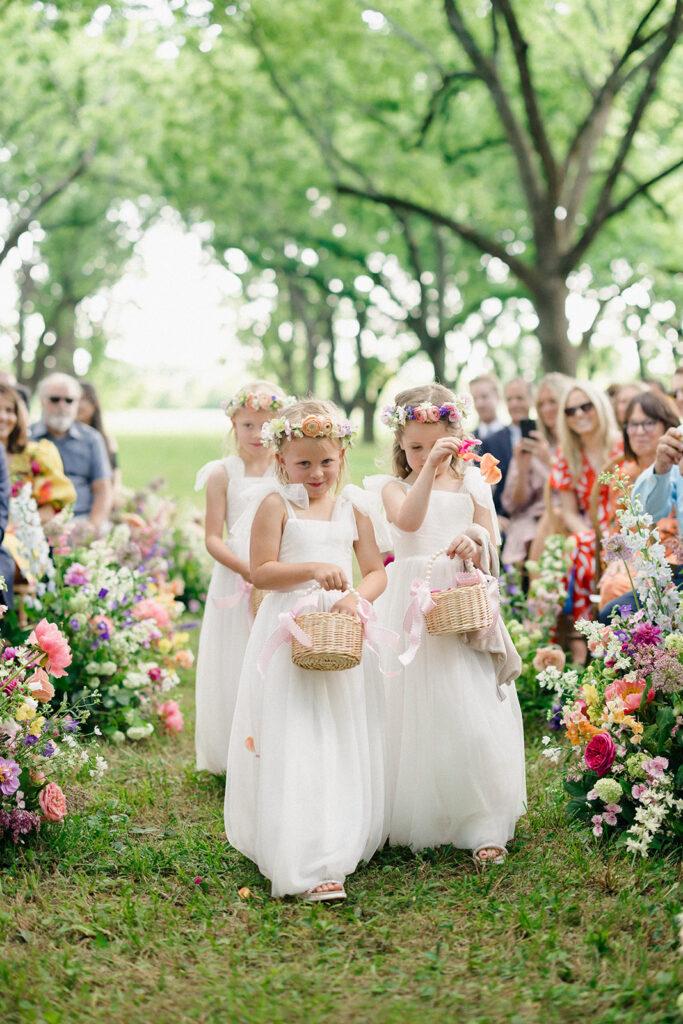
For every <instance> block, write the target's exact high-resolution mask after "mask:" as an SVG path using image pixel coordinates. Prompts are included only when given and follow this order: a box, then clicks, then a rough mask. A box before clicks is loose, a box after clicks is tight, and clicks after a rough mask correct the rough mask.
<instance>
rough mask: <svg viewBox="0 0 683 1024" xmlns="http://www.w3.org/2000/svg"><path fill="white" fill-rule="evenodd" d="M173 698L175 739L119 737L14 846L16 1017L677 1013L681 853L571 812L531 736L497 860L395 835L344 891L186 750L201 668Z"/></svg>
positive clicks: (4, 968)
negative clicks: (522, 784)
mask: <svg viewBox="0 0 683 1024" xmlns="http://www.w3.org/2000/svg"><path fill="white" fill-rule="evenodd" d="M180 700H181V704H182V706H183V709H184V711H185V714H186V730H185V732H184V733H183V735H182V736H181V737H180V738H179V739H177V738H173V737H171V738H168V739H166V740H159V739H156V738H154V739H152V740H151V741H148V742H146V743H144V744H140V745H133V744H129V745H127V746H124V747H121V748H107V749H106V751H105V756H107V757H108V759H109V762H110V771H109V773H107V775H106V776H105V780H104V782H103V784H102V785H101V786H100V787H99V788H98V789H96V790H93V791H92V792H88V791H87V790H80V791H78V792H76V793H72V794H69V799H70V801H71V803H72V805H73V807H74V810H75V813H73V814H72V815H71V816H70V817H69V818H68V819H67V821H66V822H65V824H64V825H63V826H47V827H46V828H45V830H44V833H43V837H42V839H41V841H40V842H39V843H37V844H33V845H31V846H29V847H28V848H27V849H25V850H21V849H19V850H17V851H15V850H14V849H13V848H9V849H7V848H6V849H4V850H3V851H2V854H1V856H2V858H3V866H4V870H3V872H2V875H1V876H0V878H1V886H2V903H1V904H0V949H1V950H2V957H1V959H0V976H1V978H2V984H1V987H0V991H2V995H1V996H0V1008H1V1009H2V1010H3V1020H4V1022H5V1024H13V1022H22V1024H24V1022H35V1024H80V1022H83V1024H90V1022H93V1021H103V1022H121V1024H123V1022H130V1021H138V1020H147V1019H151V1020H154V1021H155V1022H157V1024H165V1022H169V1024H170V1022H185V1021H197V1022H214V1021H225V1022H244V1024H272V1022H292V1024H294V1022H300V1021H305V1022H311V1024H314V1022H319V1021H328V1022H335V1024H336V1022H341V1024H343V1022H355V1021H363V1022H364V1021H368V1022H379V1024H384V1022H386V1024H389V1022H392V1024H394V1022H395V1024H405V1022H415V1024H418V1022H419V1024H440V1022H443V1021H452V1020H461V1021H463V1022H468V1024H474V1022H477V1024H498V1022H510V1024H522V1022H524V1024H527V1022H528V1024H537V1022H549V1024H550V1022H557V1024H571V1022H575V1021H577V1022H578V1021H584V1020H591V1021H595V1022H601V1024H602V1022H614V1024H617V1022H619V1024H631V1022H632V1024H636V1022H637V1024H665V1022H668V1021H671V1022H673V1021H676V1020H679V1019H680V1017H679V1016H678V1015H677V1011H676V1009H675V1003H676V997H677V993H678V986H677V983H676V972H677V964H678V961H679V959H680V958H679V957H678V955H677V941H676V929H675V923H674V915H675V913H676V912H677V910H678V908H679V906H680V880H681V877H680V863H679V862H676V861H675V860H673V859H669V860H664V861H662V860H655V859H653V860H651V861H633V860H631V859H630V858H628V857H626V856H625V855H624V854H623V853H622V852H618V851H616V850H614V849H613V850H611V851H610V849H609V848H607V847H604V846H601V845H600V844H599V843H598V842H597V841H596V840H594V839H593V838H592V836H591V835H590V834H586V832H585V831H579V830H578V829H577V828H576V827H574V826H573V825H572V824H570V823H568V822H567V821H566V820H565V818H564V816H563V814H562V810H561V799H560V797H559V794H558V793H557V789H556V776H555V774H554V770H553V769H552V768H551V766H549V765H548V764H547V762H546V761H545V760H544V759H543V758H541V757H540V756H539V747H540V744H539V742H538V741H537V740H532V742H531V745H530V749H529V758H528V766H529V814H528V815H527V817H526V818H525V819H523V820H522V821H521V822H520V825H519V828H518V832H517V836H516V840H515V843H514V845H513V848H512V855H511V857H510V858H509V861H508V863H507V864H506V865H505V866H504V867H502V868H496V869H493V870H491V872H490V873H489V874H485V875H478V874H477V873H476V872H475V870H474V868H473V865H472V862H471V860H470V858H469V856H468V854H467V853H466V852H465V851H459V850H453V849H450V848H443V849H440V850H436V851H427V852H424V853H421V854H419V855H418V856H413V855H412V854H411V853H410V852H408V851H406V850H399V849H393V850H385V851H383V852H381V853H379V854H378V855H376V856H375V857H374V858H373V860H372V862H371V863H370V864H369V865H366V866H363V867H361V869H360V870H359V871H358V872H357V873H356V874H355V875H354V876H353V877H352V878H350V879H349V880H348V890H349V899H348V901H347V903H346V904H345V905H343V906H324V905H307V904H302V903H299V902H298V901H296V900H295V899H287V900H281V901H276V900H272V899H271V898H270V896H269V887H268V883H267V882H266V881H265V879H263V878H262V877H261V876H260V875H259V872H258V871H257V869H256V868H255V866H254V865H253V864H252V863H251V862H249V861H248V860H246V859H245V858H244V857H242V856H241V855H239V854H238V853H236V852H235V851H234V850H231V849H229V848H228V846H227V844H226V840H225V835H224V832H223V821H222V804H223V787H222V783H221V781H220V780H218V779H215V778H213V777H211V776H209V775H207V774H201V775H197V774H196V773H195V772H194V770H193V752H194V751H193V737H192V734H193V724H192V717H193V711H192V673H186V677H185V681H184V684H183V690H182V693H181V695H180ZM197 879H201V882H198V881H197ZM243 886H248V887H249V889H250V890H251V892H252V893H253V895H252V896H251V897H249V898H247V899H241V898H240V896H239V895H238V890H239V889H240V888H241V887H243Z"/></svg>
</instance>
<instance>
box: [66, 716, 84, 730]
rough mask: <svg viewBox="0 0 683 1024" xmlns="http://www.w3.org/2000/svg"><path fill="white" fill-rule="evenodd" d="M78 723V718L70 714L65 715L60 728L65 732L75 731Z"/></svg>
mask: <svg viewBox="0 0 683 1024" xmlns="http://www.w3.org/2000/svg"><path fill="white" fill-rule="evenodd" d="M79 725H80V723H79V721H78V719H77V718H74V717H73V716H72V715H67V716H66V717H65V718H64V719H63V720H62V729H64V731H65V732H76V731H77V730H78V728H79Z"/></svg>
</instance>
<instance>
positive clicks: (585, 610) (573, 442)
mask: <svg viewBox="0 0 683 1024" xmlns="http://www.w3.org/2000/svg"><path fill="white" fill-rule="evenodd" d="M557 432H558V438H559V441H560V445H559V451H558V453H557V455H556V456H555V459H554V460H553V465H552V468H551V471H550V486H551V488H552V489H553V490H554V491H556V492H558V494H559V497H560V503H561V512H562V519H563V521H564V525H565V527H566V529H567V532H568V533H569V534H570V535H571V536H572V537H573V538H574V542H575V547H574V550H573V552H572V566H571V570H570V573H569V576H568V578H567V581H566V582H567V586H568V589H569V592H570V598H571V605H572V608H571V613H572V617H573V619H574V621H576V620H578V619H581V618H590V616H591V594H592V591H593V583H594V579H595V530H594V529H593V526H592V525H591V521H590V504H591V495H592V491H593V487H594V486H595V485H596V481H597V478H598V475H599V474H600V473H601V472H602V469H603V467H604V465H605V463H606V462H607V461H608V459H609V460H611V459H613V458H614V457H615V456H616V455H617V454H619V452H620V451H621V439H620V437H619V434H618V431H617V426H616V422H615V419H614V413H613V411H612V406H611V404H610V401H609V399H608V397H607V395H606V394H605V393H604V392H603V391H600V390H599V389H598V388H596V387H595V385H594V384H591V383H590V382H589V381H578V380H575V381H572V382H571V383H570V385H569V387H568V389H567V391H566V393H565V397H564V399H563V402H562V404H561V407H560V414H559V417H558V426H557ZM608 500H609V487H608V486H607V484H604V485H602V486H601V487H600V490H599V495H598V503H597V515H598V522H599V525H600V531H601V533H604V532H605V530H606V529H607V525H608V512H609V509H608ZM570 647H571V650H572V654H573V656H574V659H575V660H576V661H578V662H579V663H582V662H585V659H586V656H587V650H586V645H585V641H584V640H583V639H582V638H581V637H573V638H572V639H571V641H570Z"/></svg>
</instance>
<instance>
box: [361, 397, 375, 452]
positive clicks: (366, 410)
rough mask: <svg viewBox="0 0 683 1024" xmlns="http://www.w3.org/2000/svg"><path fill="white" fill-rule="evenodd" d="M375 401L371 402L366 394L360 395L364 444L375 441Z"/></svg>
mask: <svg viewBox="0 0 683 1024" xmlns="http://www.w3.org/2000/svg"><path fill="white" fill-rule="evenodd" d="M376 405H377V402H373V401H372V400H371V399H369V398H368V397H367V395H361V396H360V407H361V409H362V411H363V441H364V442H365V444H374V443H375V407H376Z"/></svg>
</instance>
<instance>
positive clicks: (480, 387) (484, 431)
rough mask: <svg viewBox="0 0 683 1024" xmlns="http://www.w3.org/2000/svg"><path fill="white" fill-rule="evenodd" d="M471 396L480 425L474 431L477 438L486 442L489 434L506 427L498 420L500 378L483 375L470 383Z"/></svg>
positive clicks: (489, 374) (488, 374) (487, 374)
mask: <svg viewBox="0 0 683 1024" xmlns="http://www.w3.org/2000/svg"><path fill="white" fill-rule="evenodd" d="M470 394H471V395H472V401H473V402H474V408H475V409H476V411H477V416H478V417H479V423H478V425H477V426H476V427H475V429H474V435H475V437H478V438H479V440H480V441H485V440H486V438H487V437H488V436H489V434H495V432H496V431H497V430H502V428H503V427H504V426H505V424H504V423H503V421H502V420H500V419H498V403H499V402H500V384H499V382H498V378H497V377H494V376H493V374H491V373H485V374H482V375H481V376H480V377H475V378H474V380H473V381H470Z"/></svg>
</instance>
